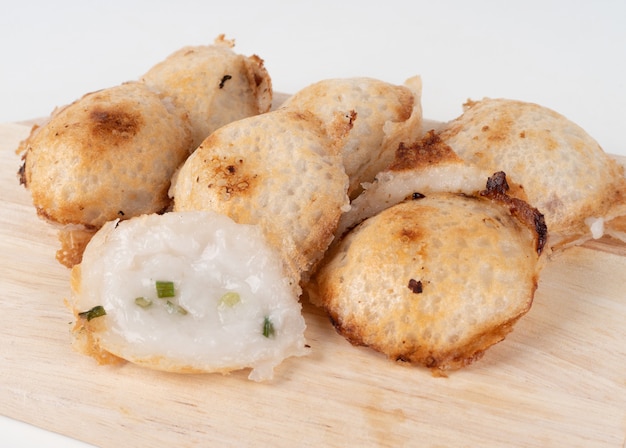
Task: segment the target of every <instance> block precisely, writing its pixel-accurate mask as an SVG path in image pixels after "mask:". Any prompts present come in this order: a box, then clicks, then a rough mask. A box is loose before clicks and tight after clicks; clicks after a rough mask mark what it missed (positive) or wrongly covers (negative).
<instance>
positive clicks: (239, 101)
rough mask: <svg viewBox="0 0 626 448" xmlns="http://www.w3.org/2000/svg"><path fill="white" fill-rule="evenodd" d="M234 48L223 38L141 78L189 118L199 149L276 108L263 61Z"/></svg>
mask: <svg viewBox="0 0 626 448" xmlns="http://www.w3.org/2000/svg"><path fill="white" fill-rule="evenodd" d="M233 47H234V41H232V40H227V39H225V38H224V36H223V35H221V36H219V37H218V38H217V39H216V40H215V43H214V44H213V45H204V46H194V47H184V48H181V49H180V50H178V51H176V52H174V53H173V54H171V55H170V56H168V57H167V58H166V59H165V60H164V61H162V62H160V63H158V64H156V65H155V66H154V67H152V68H151V69H150V70H149V71H148V72H147V73H146V74H145V75H143V76H142V77H141V81H142V82H144V83H145V84H146V85H147V86H149V87H150V88H151V89H154V90H156V91H157V92H159V93H162V94H164V95H166V96H168V97H170V98H171V99H172V101H173V102H174V104H175V105H176V106H177V107H181V108H182V109H183V110H184V111H185V112H186V113H187V114H188V115H189V121H190V122H191V128H192V133H193V147H194V148H195V147H197V146H198V145H199V144H200V143H202V141H203V140H204V139H205V138H206V137H207V136H208V135H209V134H210V133H211V132H213V131H214V130H215V129H217V128H219V127H220V126H223V125H225V124H227V123H230V122H232V121H235V120H239V119H241V118H245V117H249V116H252V115H257V114H260V113H263V112H267V111H268V110H269V109H270V107H271V104H272V82H271V79H270V76H269V74H268V72H267V70H266V69H265V67H264V65H263V60H262V59H261V58H259V57H258V56H256V55H253V56H243V55H240V54H237V53H235V52H234V51H233Z"/></svg>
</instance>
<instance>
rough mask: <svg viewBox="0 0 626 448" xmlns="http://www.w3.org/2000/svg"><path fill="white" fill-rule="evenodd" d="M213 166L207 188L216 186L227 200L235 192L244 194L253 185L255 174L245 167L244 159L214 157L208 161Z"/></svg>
mask: <svg viewBox="0 0 626 448" xmlns="http://www.w3.org/2000/svg"><path fill="white" fill-rule="evenodd" d="M208 165H212V166H214V170H213V174H212V176H210V179H211V181H210V182H209V183H208V185H207V186H208V188H218V189H219V190H220V194H221V195H222V197H223V199H225V200H228V199H230V198H232V197H233V195H236V194H244V193H245V192H246V191H247V190H249V189H250V188H252V187H253V186H254V185H255V181H256V178H257V174H255V173H252V172H250V168H249V167H248V168H247V169H246V168H245V163H244V159H242V158H235V159H232V158H231V159H214V160H211V161H209V162H208Z"/></svg>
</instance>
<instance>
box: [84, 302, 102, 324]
mask: <svg viewBox="0 0 626 448" xmlns="http://www.w3.org/2000/svg"><path fill="white" fill-rule="evenodd" d="M106 313H107V312H106V311H105V310H104V307H103V306H102V305H97V306H94V307H93V308H92V309H90V310H89V311H83V312H82V313H78V317H81V318H83V319H87V321H90V320H91V319H95V318H96V317H100V316H104V315H105V314H106Z"/></svg>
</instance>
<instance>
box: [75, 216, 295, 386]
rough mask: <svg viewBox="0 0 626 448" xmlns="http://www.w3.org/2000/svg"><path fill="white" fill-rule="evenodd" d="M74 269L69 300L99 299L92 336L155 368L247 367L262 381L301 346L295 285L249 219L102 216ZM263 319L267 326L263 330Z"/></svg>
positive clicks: (89, 303) (83, 305) (88, 303)
mask: <svg viewBox="0 0 626 448" xmlns="http://www.w3.org/2000/svg"><path fill="white" fill-rule="evenodd" d="M81 273H82V277H81V279H82V281H81V288H80V291H81V292H80V294H78V295H77V297H76V298H75V300H76V302H75V304H74V306H75V308H76V309H78V310H79V311H80V310H88V309H90V308H92V307H93V306H96V305H102V306H103V307H104V308H105V310H106V313H107V315H106V316H105V317H104V319H106V329H105V330H104V331H102V332H100V333H98V335H97V337H98V338H99V341H100V344H101V346H102V347H103V348H105V349H106V350H108V351H110V352H112V353H114V354H116V355H118V356H120V357H122V358H125V359H128V360H130V361H134V362H138V363H143V364H149V365H152V366H153V367H155V368H162V369H164V370H180V367H185V368H191V369H196V370H201V371H216V370H220V371H224V370H233V369H237V368H244V367H252V368H253V371H252V373H251V374H250V378H251V379H255V380H263V379H269V378H271V376H272V372H273V367H274V366H276V365H278V364H279V363H280V362H281V361H282V360H283V359H284V358H286V357H288V356H293V355H301V354H304V351H305V348H304V347H305V340H304V329H305V323H304V319H303V317H302V315H301V306H300V303H299V302H298V297H297V294H296V292H295V289H294V287H293V286H292V285H291V284H290V281H289V279H288V278H287V277H285V275H284V274H283V271H282V264H281V261H280V259H279V258H278V255H276V253H275V252H274V251H273V250H271V249H270V248H269V247H268V246H267V244H266V242H265V239H264V238H263V236H262V233H261V231H260V230H259V229H258V228H257V227H255V226H249V225H241V224H236V223H235V222H234V221H232V220H231V219H229V218H228V217H226V216H223V215H219V214H216V213H212V212H180V213H167V214H165V215H146V216H142V217H138V218H133V219H131V220H128V221H123V222H115V223H108V224H107V225H105V227H103V229H102V230H101V231H100V232H98V234H97V235H96V237H94V239H93V240H92V242H90V244H89V246H88V247H87V250H86V251H85V254H84V257H83V262H82V264H81ZM156 281H168V282H173V283H174V290H175V296H174V297H172V298H158V297H157V292H156V286H155V284H156ZM229 292H234V293H236V294H237V295H238V298H239V300H238V301H237V303H235V304H233V305H231V306H228V305H225V304H224V301H221V298H222V297H223V296H224V294H226V293H229ZM137 297H143V298H144V299H146V300H149V301H150V302H151V305H149V306H148V307H145V308H144V307H141V306H139V305H137V304H136V303H135V299H136V298H137ZM168 300H169V301H170V302H171V304H173V305H174V307H172V306H168V304H167V301H168ZM178 307H181V308H178ZM168 308H169V309H168ZM177 310H178V311H177ZM183 310H184V311H183ZM172 311H173V312H172ZM185 312H186V314H185ZM266 320H268V321H269V322H271V326H272V327H273V334H272V335H267V334H266V335H264V334H263V333H264V331H263V330H264V324H265V322H266ZM266 329H267V327H266ZM266 333H267V331H266ZM268 336H269V337H268ZM156 359H159V361H157V364H158V365H156V366H155V365H154V363H155V360H156Z"/></svg>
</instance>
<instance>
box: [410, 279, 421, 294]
mask: <svg viewBox="0 0 626 448" xmlns="http://www.w3.org/2000/svg"><path fill="white" fill-rule="evenodd" d="M408 286H409V289H410V290H411V292H413V293H414V294H421V293H422V292H424V285H423V284H422V281H421V280H415V279H414V278H412V279H410V280H409V285H408Z"/></svg>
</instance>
